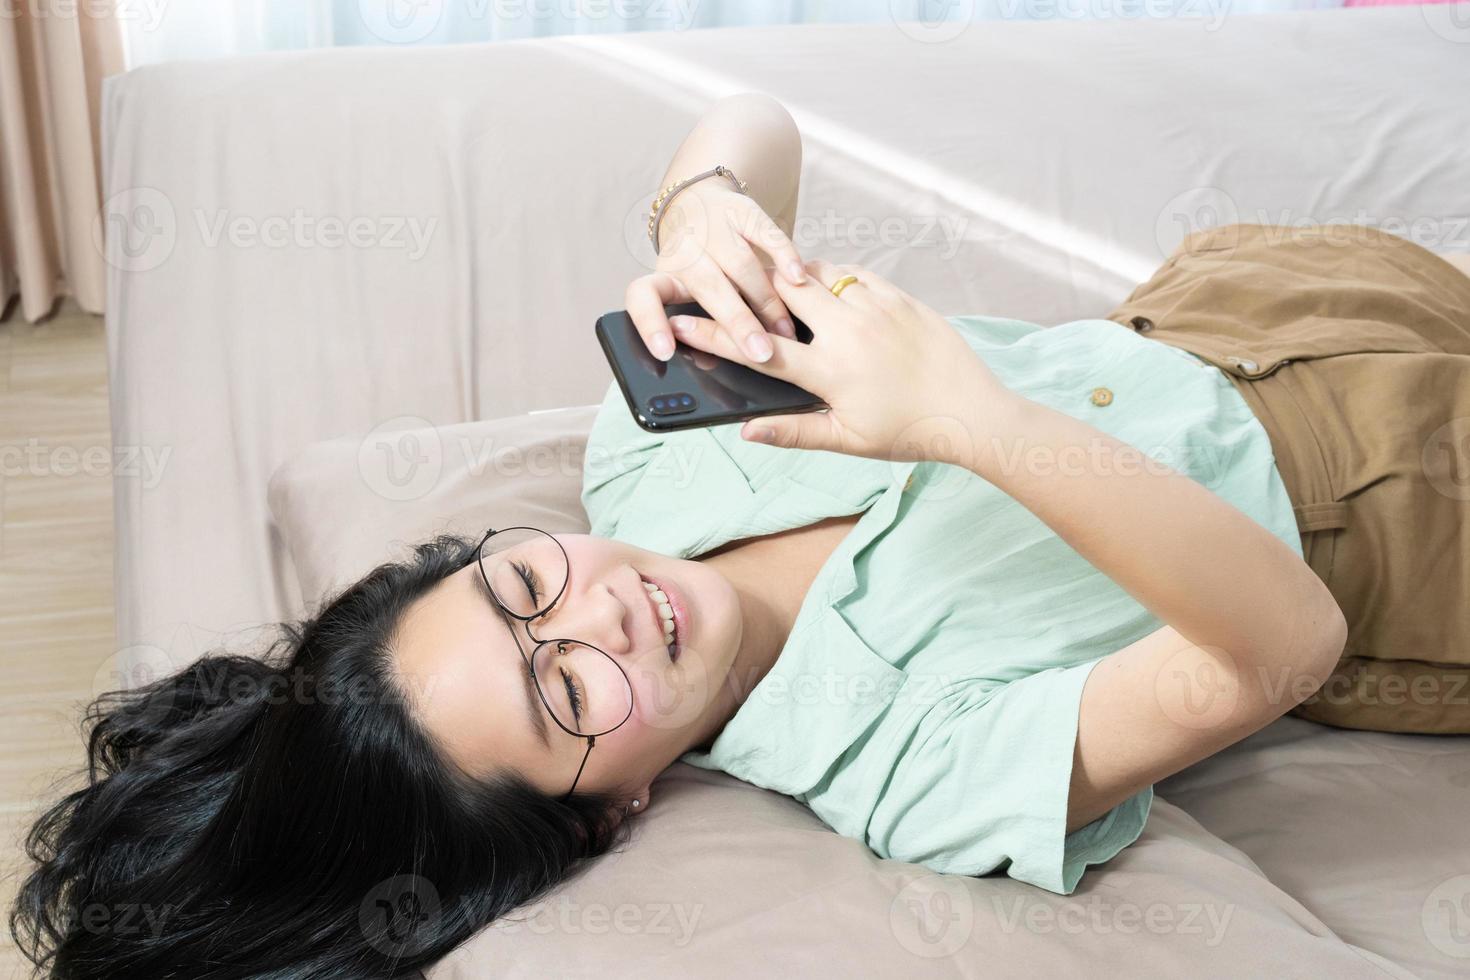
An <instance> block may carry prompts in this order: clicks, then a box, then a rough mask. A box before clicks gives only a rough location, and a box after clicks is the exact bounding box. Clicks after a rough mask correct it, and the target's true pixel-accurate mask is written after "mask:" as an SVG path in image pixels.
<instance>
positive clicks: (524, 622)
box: [475, 524, 633, 799]
mask: <svg viewBox="0 0 1470 980" xmlns="http://www.w3.org/2000/svg"><path fill="white" fill-rule="evenodd" d="M502 531H536V532H539V533H540V534H544V535H546V537H547V538H549V539H550V540H551V542H552V544H554V545H556V547H557V548H558V549H559V550H560V551H561V558H562V564H563V566H564V567H565V568H566V570H567V572H566V575H564V576H562V580H561V588H560V589H558V590H557V592H556V595H554V596H552V598H551V601H549V602H547V603H546V604H545V605H544V606H542V607H541V608H540V609H537V610H535V611H533V612H532V613H531V614H530V615H528V616H522V615H520V614H519V613H516V612H512V611H511V610H509V609H507V608H506V607H505V603H503V602H501V601H500V596H499V595H497V594H496V592H495V586H493V585H491V584H490V576H489V575H487V574H485V542H487V541H489V540H490V539H491V538H492V537H494V536H495V535H496V534H499V533H501V532H502ZM475 567H477V568H478V569H479V570H480V578H481V580H482V581H484V583H485V591H486V593H488V594H489V596H490V601H491V602H492V603H493V604H494V606H495V608H496V610H497V611H498V612H499V613H500V614H501V615H502V616H509V617H510V618H512V619H516V620H519V621H520V623H521V627H522V628H523V629H525V631H526V638H527V639H528V640H530V641H531V642H532V643H534V644H535V646H534V647H532V648H531V654H530V656H527V655H526V648H525V647H524V646H522V645H521V638H520V637H519V636H518V635H517V634H516V630H515V628H514V627H512V626H511V624H510V623H509V622H507V623H506V624H505V625H506V627H507V628H508V629H510V635H511V637H512V639H514V640H515V641H516V649H517V650H519V651H520V654H521V660H523V661H524V662H525V664H526V669H527V670H528V671H530V672H531V681H532V683H534V684H535V685H536V696H537V697H539V698H540V699H541V704H542V706H543V707H544V708H545V709H546V713H547V714H548V715H550V716H551V720H552V721H554V722H556V727H557V728H560V729H561V730H562V731H564V732H566V733H567V734H568V735H571V736H572V737H573V738H585V739H586V740H587V751H586V752H583V753H582V764H581V765H580V766H578V767H577V775H576V776H575V777H574V778H573V779H572V788H571V789H569V790H567V791H566V794H565V795H564V796H563V797H562V799H566V798H567V797H569V796H571V795H572V793H573V792H575V791H576V789H577V782H578V781H579V780H580V779H581V778H582V770H583V769H585V768H587V757H588V756H590V755H591V754H592V747H593V746H594V745H596V744H597V740H598V739H599V738H601V737H602V736H603V735H607V734H608V733H610V732H615V731H617V730H618V729H619V728H621V727H623V725H624V724H625V723H626V722H627V720H628V719H629V718H631V717H633V681H632V680H631V679H630V678H629V677H628V672H627V671H626V670H624V669H623V665H622V664H620V663H618V662H617V661H616V660H615V659H613V657H612V656H610V655H609V654H608V653H607V651H605V650H603V649H602V648H601V647H597V646H593V645H592V644H591V643H588V642H586V641H585V640H578V639H575V638H573V637H570V636H563V637H557V638H555V639H550V638H548V639H544V640H542V639H537V638H536V636H535V634H533V633H532V632H531V620H533V619H537V618H538V617H541V616H545V615H546V614H547V613H548V612H550V611H551V610H552V609H554V608H555V607H556V604H557V603H558V602H560V601H561V597H562V594H563V593H564V592H566V590H567V582H568V581H570V579H571V577H572V562H571V559H570V558H568V557H567V549H565V548H563V547H562V544H561V542H560V541H558V540H556V538H555V537H554V536H552V535H551V534H550V533H548V532H546V531H543V530H541V528H539V527H531V526H530V525H527V524H520V525H516V526H515V527H502V528H500V529H498V530H497V529H496V528H493V527H492V528H491V529H490V530H488V531H486V532H485V536H484V537H483V538H481V539H480V544H479V547H477V548H476V549H475ZM548 643H576V644H578V645H579V646H584V647H587V648H588V649H590V650H596V651H597V652H598V653H600V654H602V655H603V656H604V657H607V659H608V661H609V662H610V663H611V664H612V665H613V666H614V667H616V668H617V669H618V673H620V674H622V675H623V682H624V683H626V684H627V685H628V713H627V714H626V715H624V716H623V720H622V721H620V722H618V723H617V724H616V725H614V726H612V727H611V728H607V729H604V730H603V731H600V732H593V733H591V734H585V733H583V732H574V731H572V730H571V729H570V728H568V727H567V726H566V725H563V724H562V723H561V719H560V718H558V717H557V716H556V712H555V711H553V710H552V708H551V702H550V701H547V700H546V692H545V691H543V690H541V678H540V677H538V676H537V675H536V668H535V666H534V664H535V659H536V654H537V652H538V651H539V650H540V649H541V648H542V647H543V646H545V645H546V644H548Z"/></svg>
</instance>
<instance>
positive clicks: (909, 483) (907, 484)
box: [903, 473, 914, 491]
mask: <svg viewBox="0 0 1470 980" xmlns="http://www.w3.org/2000/svg"><path fill="white" fill-rule="evenodd" d="M913 485H914V474H912V473H910V474H909V478H908V479H907V480H904V481H903V488H904V490H905V491H907V490H908V488H909V487H911V486H913Z"/></svg>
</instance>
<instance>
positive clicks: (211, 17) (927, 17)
mask: <svg viewBox="0 0 1470 980" xmlns="http://www.w3.org/2000/svg"><path fill="white" fill-rule="evenodd" d="M117 2H118V5H119V7H120V8H121V13H120V19H121V20H122V21H123V24H124V26H125V28H126V30H127V37H128V45H129V63H130V64H148V63H151V62H155V61H164V60H169V59H173V58H207V57H215V56H218V55H226V54H246V53H250V52H256V51H270V50H279V49H286V48H310V47H325V46H330V45H358V44H445V43H454V42H463V41H494V40H502V39H507V38H524V37H537V36H545V35H551V34H602V33H615V32H622V31H646V30H686V29H689V28H695V27H725V26H742V25H757V24H796V23H823V22H838V21H848V22H872V21H885V20H905V21H912V20H921V21H940V20H970V19H1005V20H1044V19H1051V18H1057V19H1079V18H1100V19H1106V18H1118V19H1134V20H1136V19H1143V18H1156V17H1173V16H1178V17H1195V18H1206V19H1211V20H1215V21H1223V19H1224V18H1225V17H1226V16H1233V15H1235V14H1241V13H1253V12H1258V11H1268V10H1289V9H1301V8H1312V7H1336V6H1341V5H1342V2H1343V0H117Z"/></svg>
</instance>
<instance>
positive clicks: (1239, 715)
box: [684, 262, 1347, 829]
mask: <svg viewBox="0 0 1470 980" xmlns="http://www.w3.org/2000/svg"><path fill="white" fill-rule="evenodd" d="M810 268H811V271H812V274H813V281H812V282H811V283H809V284H807V285H805V286H788V285H785V284H784V282H783V281H781V280H777V282H776V287H777V289H778V290H779V291H780V293H781V295H782V297H783V298H784V299H785V300H786V302H787V303H789V304H790V306H791V309H792V310H794V311H795V312H796V313H797V315H798V316H800V317H801V318H802V319H803V320H804V321H805V322H806V323H808V324H810V325H811V328H812V330H813V333H814V339H813V341H812V343H811V344H809V345H805V344H799V343H796V342H794V341H788V340H785V339H778V340H777V342H776V354H775V356H774V357H772V359H771V360H770V361H769V362H768V363H765V364H759V365H754V364H753V365H751V366H752V367H755V368H757V369H758V370H760V371H762V372H763V373H766V374H770V375H772V376H774V377H778V378H781V379H782V380H784V381H789V382H791V383H792V384H796V385H800V386H801V387H803V388H806V389H807V390H808V391H811V392H814V393H815V394H817V395H818V396H820V397H821V398H822V399H823V400H824V401H826V402H827V404H828V405H829V406H830V408H829V410H827V411H824V412H811V413H806V414H802V415H786V416H767V417H763V418H756V419H751V420H750V421H748V422H746V423H745V424H744V426H743V427H742V430H741V435H742V436H743V437H744V438H746V439H755V440H760V441H764V442H767V443H770V444H773V445H780V446H787V447H793V448H800V449H819V450H828V451H833V452H842V453H848V454H851V455H857V456H868V457H874V458H879V459H890V460H935V461H938V462H943V463H949V464H952V465H956V466H964V467H966V468H968V469H971V470H973V471H974V472H975V473H976V474H977V475H979V476H980V477H981V478H983V479H985V480H987V481H989V482H990V483H992V484H994V485H995V486H996V487H997V488H999V489H1000V490H1002V491H1004V492H1005V493H1007V494H1009V495H1010V496H1011V497H1013V498H1014V499H1015V500H1017V501H1018V502H1019V503H1021V504H1022V505H1023V506H1025V507H1026V508H1027V509H1028V510H1030V511H1031V512H1032V513H1033V514H1035V515H1036V516H1037V517H1039V518H1040V519H1041V520H1042V521H1044V522H1045V523H1046V524H1047V525H1048V526H1049V527H1050V528H1051V529H1052V530H1053V531H1055V532H1056V533H1057V535H1058V536H1059V537H1060V538H1061V539H1062V540H1063V541H1065V542H1067V544H1069V545H1070V546H1071V547H1072V548H1073V549H1075V550H1076V551H1077V552H1078V553H1079V554H1081V555H1082V557H1083V558H1086V559H1087V560H1088V561H1089V562H1091V563H1092V564H1093V565H1094V566H1095V567H1097V568H1098V569H1099V570H1100V571H1102V572H1103V573H1105V574H1106V575H1107V576H1108V577H1109V578H1111V579H1112V580H1113V581H1115V582H1117V583H1118V585H1120V586H1121V587H1122V588H1124V589H1125V590H1127V591H1128V592H1129V593H1130V594H1131V595H1132V596H1133V597H1134V598H1135V599H1137V600H1138V601H1139V602H1140V603H1141V604H1142V605H1144V606H1145V607H1146V608H1148V609H1149V610H1150V611H1151V612H1152V613H1154V615H1155V616H1157V617H1158V618H1159V619H1161V620H1162V621H1163V622H1164V623H1166V624H1167V625H1166V626H1165V627H1164V628H1162V629H1160V630H1158V631H1156V632H1155V633H1153V634H1151V635H1150V636H1147V637H1145V638H1143V639H1141V640H1139V641H1138V642H1136V643H1133V644H1131V645H1129V646H1127V647H1125V648H1123V649H1122V650H1119V651H1117V652H1115V653H1112V654H1110V655H1108V656H1107V657H1105V658H1103V659H1102V661H1101V662H1099V663H1098V664H1097V665H1096V666H1095V667H1094V668H1093V669H1092V672H1091V674H1090V675H1089V677H1088V680H1087V684H1086V686H1085V688H1084V690H1083V693H1082V703H1081V708H1080V711H1079V714H1078V729H1077V744H1076V749H1075V752H1076V764H1075V765H1074V767H1073V773H1072V782H1071V790H1070V794H1069V801H1068V821H1067V825H1068V827H1069V828H1072V829H1075V828H1076V827H1080V826H1082V825H1083V824H1086V823H1089V822H1090V821H1092V820H1094V819H1096V818H1097V817H1099V816H1101V815H1102V814H1103V813H1105V812H1107V811H1108V810H1109V809H1111V808H1112V807H1114V806H1116V805H1117V804H1118V803H1120V802H1122V801H1123V800H1125V799H1127V798H1128V797H1129V796H1132V795H1133V794H1134V793H1137V792H1138V791H1140V790H1141V789H1143V788H1144V787H1146V786H1149V785H1151V784H1152V783H1154V782H1157V781H1158V780H1159V779H1162V778H1163V777H1164V776H1167V775H1169V774H1170V773H1173V772H1176V771H1178V770H1179V769H1182V768H1184V767H1185V766H1187V765H1189V764H1190V763H1192V762H1195V761H1197V760H1199V759H1202V758H1204V757H1205V756H1207V755H1210V754H1211V753H1213V752H1216V751H1218V750H1219V749H1221V748H1223V747H1225V746H1226V745H1229V744H1230V743H1232V742H1234V741H1236V740H1238V739H1240V738H1243V737H1244V736H1246V735H1248V734H1250V733H1251V732H1253V731H1255V730H1257V729H1259V728H1261V727H1263V726H1265V725H1266V724H1267V723H1268V722H1270V721H1271V720H1272V719H1274V718H1276V717H1278V716H1279V715H1281V714H1283V713H1285V712H1286V711H1287V710H1288V709H1289V708H1291V707H1292V706H1293V705H1294V704H1297V703H1299V702H1301V701H1303V700H1305V699H1306V698H1307V697H1309V696H1310V695H1311V694H1312V692H1313V691H1315V690H1316V689H1317V688H1319V687H1320V686H1321V685H1322V684H1323V683H1324V682H1325V680H1326V678H1327V677H1328V676H1329V675H1330V673H1331V671H1332V669H1333V667H1334V665H1335V664H1336V663H1337V660H1338V657H1339V656H1340V655H1341V654H1342V651H1343V647H1344V644H1345V642H1346V638H1347V625H1346V623H1345V621H1344V619H1343V615H1342V611H1341V610H1340V609H1339V608H1338V607H1337V603H1336V601H1335V600H1334V599H1333V598H1332V594H1331V593H1330V592H1329V591H1328V589H1327V587H1326V586H1325V585H1323V583H1322V581H1321V580H1320V579H1319V578H1318V577H1317V576H1316V574H1315V573H1314V572H1313V571H1312V570H1311V569H1310V568H1309V567H1307V565H1306V563H1304V562H1303V561H1302V560H1301V558H1299V557H1298V556H1297V555H1296V554H1295V553H1294V552H1293V551H1292V550H1291V549H1290V548H1288V547H1287V546H1286V545H1285V544H1283V543H1282V542H1281V541H1280V540H1278V539H1277V538H1276V537H1275V536H1274V535H1273V534H1271V532H1269V531H1267V530H1266V529H1265V528H1264V527H1262V526H1261V525H1259V524H1257V523H1256V522H1255V521H1253V520H1252V519H1251V518H1249V517H1248V516H1246V515H1245V514H1244V513H1242V512H1241V511H1240V510H1238V509H1237V508H1235V507H1234V506H1232V505H1231V504H1230V503H1228V502H1227V501H1225V500H1224V499H1222V498H1221V497H1218V496H1216V495H1215V494H1213V493H1211V492H1210V491H1209V490H1208V489H1206V488H1205V487H1204V486H1202V485H1201V484H1199V483H1196V482H1195V481H1194V480H1192V479H1190V478H1189V477H1187V476H1185V475H1184V474H1182V473H1179V472H1177V471H1175V470H1173V469H1170V468H1169V467H1167V466H1164V465H1163V464H1162V463H1159V462H1158V461H1157V460H1154V459H1152V458H1151V457H1149V456H1148V455H1147V454H1145V453H1144V452H1143V451H1141V450H1139V449H1137V448H1135V447H1133V446H1130V445H1128V444H1126V443H1124V442H1121V441H1120V440H1118V439H1115V438H1113V437H1112V436H1110V435H1108V434H1107V433H1105V432H1103V431H1101V430H1100V429H1097V428H1095V427H1094V426H1091V425H1088V424H1087V423H1085V422H1083V421H1081V420H1079V419H1075V418H1072V417H1071V416H1069V415H1066V414H1064V413H1062V412H1058V411H1056V410H1054V409H1051V408H1049V407H1047V406H1045V405H1042V404H1039V403H1037V402H1035V401H1032V400H1030V399H1028V398H1025V397H1024V396H1022V395H1019V394H1017V393H1016V392H1014V391H1011V390H1010V389H1009V388H1007V387H1006V386H1005V385H1004V384H1002V383H1001V382H1000V380H999V379H998V378H997V377H996V376H995V374H994V372H992V371H991V370H990V368H989V367H988V366H987V365H986V364H985V362H984V360H983V359H981V358H980V357H979V356H978V355H977V354H976V353H975V352H974V351H973V350H972V349H971V348H970V347H969V345H968V344H966V343H965V341H964V339H963V338H962V337H961V336H960V335H959V333H958V332H957V331H955V329H954V328H953V326H951V325H950V324H949V322H948V321H946V320H945V319H944V318H943V317H941V316H940V315H939V314H938V313H936V312H935V311H934V310H932V309H931V308H929V307H928V306H926V305H925V304H923V303H922V302H920V301H919V300H917V299H915V298H914V297H912V296H910V295H908V294H907V293H905V292H904V291H903V290H901V289H899V288H898V287H896V286H894V285H893V284H892V283H889V282H888V281H887V280H885V279H883V278H882V277H881V276H879V275H878V274H876V273H874V272H872V271H871V270H867V269H858V268H855V267H849V266H838V267H833V266H831V265H828V264H827V263H824V262H814V263H812V264H811V267H810ZM848 272H851V273H853V274H855V275H856V276H857V277H858V280H859V281H858V283H857V284H854V285H851V286H849V287H848V288H847V289H846V290H845V291H844V292H843V293H842V296H841V298H837V297H834V296H833V295H832V293H831V291H830V289H828V288H827V287H829V286H830V285H831V284H832V283H833V282H834V281H836V279H837V278H838V277H839V276H841V275H843V274H844V273H848ZM684 337H685V340H686V343H690V344H692V345H694V346H696V347H700V348H701V349H705V350H708V351H710V352H711V353H715V354H719V355H720V356H723V357H732V358H735V359H739V357H740V353H739V352H738V351H733V350H731V349H729V347H728V345H727V344H723V343H722V342H721V340H722V338H720V337H718V336H717V335H715V334H714V332H713V331H712V329H711V326H710V325H709V323H708V321H704V322H701V321H698V320H694V321H692V322H690V323H689V324H688V325H687V329H686V330H685V331H684ZM747 363H748V362H747ZM1029 460H1045V461H1056V460H1080V461H1082V463H1081V465H1078V466H1072V467H1067V468H1065V470H1067V471H1065V472H1064V471H1062V469H1063V468H1059V467H1056V466H1054V465H1046V466H1028V465H1027V463H1028V461H1029Z"/></svg>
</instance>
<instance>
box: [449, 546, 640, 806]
mask: <svg viewBox="0 0 1470 980" xmlns="http://www.w3.org/2000/svg"><path fill="white" fill-rule="evenodd" d="M477 560H478V563H479V567H480V577H481V578H482V579H483V580H484V582H485V588H486V589H487V590H488V591H489V594H490V598H491V600H492V601H493V602H494V604H495V606H496V607H497V608H498V609H499V610H500V612H501V613H502V614H504V615H505V616H507V617H510V618H511V619H516V620H519V621H520V623H521V626H522V628H523V629H524V630H525V633H526V638H527V639H528V640H530V642H531V643H532V644H533V646H532V648H531V652H530V653H529V654H528V653H527V652H526V648H525V646H524V645H523V644H522V643H521V638H520V630H517V629H516V628H515V626H514V625H513V624H512V623H510V622H508V621H507V623H506V626H507V627H508V628H509V629H510V632H511V635H512V636H513V637H515V641H516V646H517V647H518V648H519V649H520V652H521V659H522V660H523V661H525V664H526V669H527V670H528V671H529V673H530V676H531V680H532V681H533V682H534V683H535V687H536V694H537V696H538V697H539V698H540V700H541V703H542V705H544V706H545V708H546V712H547V714H549V715H551V720H552V721H554V722H556V726H557V727H558V728H560V729H561V730H562V731H564V732H566V733H567V734H568V735H572V736H575V737H576V738H584V739H586V740H587V751H586V752H584V753H583V754H582V764H581V765H580V766H578V767H577V775H576V777H575V778H574V779H573V780H572V788H571V789H569V790H567V792H566V795H567V796H571V795H572V792H573V791H574V790H575V789H576V788H577V781H578V780H580V779H581V778H582V770H583V769H585V768H586V767H587V757H588V756H589V755H591V754H592V747H593V746H594V745H595V744H596V742H597V739H598V737H599V736H602V735H606V734H608V733H609V732H612V731H614V730H616V729H617V728H619V727H620V726H621V725H622V724H623V723H624V722H625V721H627V720H628V719H629V718H630V717H631V716H632V714H633V684H632V682H631V681H630V680H629V679H628V675H627V672H626V671H624V670H623V668H622V665H621V664H619V663H618V662H617V661H616V660H614V659H613V658H612V657H611V656H610V655H609V654H607V653H605V652H604V651H602V650H601V649H599V648H597V647H596V646H593V645H592V644H591V643H587V642H586V641H584V640H577V639H573V638H571V637H557V638H549V637H548V638H538V637H537V636H535V635H533V634H532V633H531V623H532V622H533V621H534V620H536V619H540V618H541V617H543V616H545V615H547V614H548V613H549V612H550V611H551V610H552V608H553V607H555V606H556V604H557V603H558V602H559V601H560V600H561V597H562V594H563V593H564V592H565V591H566V587H567V579H568V577H569V576H570V563H569V561H568V560H567V553H566V549H565V548H563V547H562V545H561V542H560V541H558V540H556V538H554V537H552V536H551V535H550V534H548V533H546V532H545V531H543V530H541V529H540V528H535V527H507V528H501V529H500V530H498V531H497V530H495V529H494V528H491V529H490V530H489V531H487V532H486V533H485V537H484V538H482V539H481V540H480V548H479V553H478V558H477Z"/></svg>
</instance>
